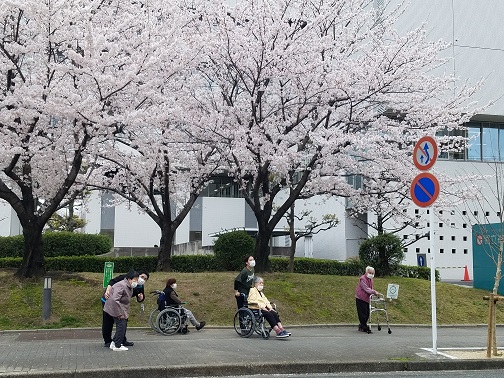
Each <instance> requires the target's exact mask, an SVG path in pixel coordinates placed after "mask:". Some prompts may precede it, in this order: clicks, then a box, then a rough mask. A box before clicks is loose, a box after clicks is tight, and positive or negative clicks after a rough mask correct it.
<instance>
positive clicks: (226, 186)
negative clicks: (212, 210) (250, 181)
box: [201, 176, 240, 198]
mask: <svg viewBox="0 0 504 378" xmlns="http://www.w3.org/2000/svg"><path fill="white" fill-rule="evenodd" d="M201 196H202V197H230V198H239V197H240V193H239V190H238V185H237V184H236V183H235V182H234V180H233V178H232V177H228V176H215V177H213V178H212V182H211V183H210V184H209V185H208V186H207V187H206V188H205V189H204V190H203V192H202V193H201Z"/></svg>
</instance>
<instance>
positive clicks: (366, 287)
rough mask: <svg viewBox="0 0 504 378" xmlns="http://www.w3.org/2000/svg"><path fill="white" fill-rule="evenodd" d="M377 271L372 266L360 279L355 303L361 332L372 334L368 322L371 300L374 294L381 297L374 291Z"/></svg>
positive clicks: (367, 268)
mask: <svg viewBox="0 0 504 378" xmlns="http://www.w3.org/2000/svg"><path fill="white" fill-rule="evenodd" d="M374 274H375V270H374V268H373V267H372V266H368V267H366V273H364V274H363V275H362V276H361V277H360V278H359V283H358V284H357V288H356V289H355V303H356V304H357V316H358V317H359V331H361V332H367V333H371V329H370V328H369V327H368V325H367V322H368V320H369V298H370V297H371V295H372V294H374V295H381V294H380V293H378V292H377V291H376V290H375V289H373V278H374Z"/></svg>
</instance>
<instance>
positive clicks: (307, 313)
mask: <svg viewBox="0 0 504 378" xmlns="http://www.w3.org/2000/svg"><path fill="white" fill-rule="evenodd" d="M13 273H14V271H12V270H0V306H1V308H2V311H0V330H8V329H24V328H58V327H98V326H100V324H101V303H100V296H101V293H102V290H103V289H102V279H103V278H102V274H99V273H78V274H72V273H69V274H65V273H57V274H53V289H52V317H51V318H50V319H49V320H48V321H46V322H43V321H42V292H43V285H42V280H39V281H33V280H30V281H19V280H17V279H15V278H14V277H13ZM236 274H237V273H236V272H218V273H153V274H151V279H150V280H149V281H148V282H147V285H146V289H147V291H151V290H154V289H159V290H162V289H163V288H164V286H165V282H166V280H167V279H168V278H169V277H175V278H176V279H177V285H178V287H177V292H178V294H179V296H180V297H181V299H182V300H184V301H187V302H189V303H188V305H187V307H188V308H190V309H191V310H192V311H193V313H194V314H195V316H196V317H197V318H198V319H199V320H206V322H207V324H208V325H220V326H231V325H232V319H233V315H234V312H235V308H236V302H235V300H234V296H233V280H234V277H235V276H236ZM262 276H263V277H264V279H265V288H264V293H265V294H266V295H267V297H268V298H269V299H270V300H271V301H272V302H276V304H277V306H278V309H279V313H280V315H281V318H282V322H283V323H284V324H287V325H288V324H296V325H298V324H337V323H346V324H357V321H356V319H357V316H356V310H355V299H354V292H355V285H356V283H357V280H358V277H340V276H326V275H307V274H287V273H271V274H263V275H262ZM388 283H394V284H398V285H399V297H398V299H397V300H393V301H392V302H387V309H388V314H389V317H390V321H391V323H392V324H430V322H431V302H430V282H429V281H425V280H417V279H410V278H398V277H387V278H376V279H375V288H376V289H377V290H378V291H380V292H383V293H385V292H386V288H387V284H388ZM486 294H487V292H486V291H483V290H477V289H470V288H466V287H459V286H456V285H452V284H447V283H437V285H436V295H437V319H438V324H439V325H442V324H485V323H486V322H487V317H488V302H487V301H484V300H483V296H484V295H486ZM155 307H156V303H155V299H154V297H151V296H150V295H149V296H148V298H147V299H146V301H145V313H142V311H141V308H140V305H138V304H137V303H136V302H133V305H132V308H131V313H130V322H129V325H130V326H145V325H146V324H147V316H148V313H149V312H150V311H151V310H152V309H153V308H155ZM501 309H502V307H501V306H499V309H498V311H497V322H498V323H504V312H503V311H502V310H501Z"/></svg>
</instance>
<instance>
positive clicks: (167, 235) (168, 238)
mask: <svg viewBox="0 0 504 378" xmlns="http://www.w3.org/2000/svg"><path fill="white" fill-rule="evenodd" d="M161 230H162V233H163V235H162V236H161V241H160V245H159V254H158V262H157V270H158V271H162V272H171V252H172V245H173V239H174V237H175V230H173V229H172V228H171V227H168V226H163V227H162V228H161Z"/></svg>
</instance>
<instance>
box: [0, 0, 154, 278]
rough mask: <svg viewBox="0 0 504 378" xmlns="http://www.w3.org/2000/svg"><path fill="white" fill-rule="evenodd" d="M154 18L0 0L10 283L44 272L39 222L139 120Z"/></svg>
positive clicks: (90, 0)
mask: <svg viewBox="0 0 504 378" xmlns="http://www.w3.org/2000/svg"><path fill="white" fill-rule="evenodd" d="M156 12H157V10H154V12H153V11H152V10H151V9H148V7H146V6H145V5H144V4H142V3H140V2H137V1H116V0H107V1H104V0H37V1H35V0H23V1H6V0H2V1H1V2H0V23H1V29H0V35H1V37H0V75H1V76H0V77H1V78H0V172H1V173H0V198H1V199H3V200H5V201H7V202H8V203H9V204H10V205H11V206H12V208H13V209H14V211H15V212H16V214H17V216H18V218H19V221H20V223H21V226H22V228H23V235H24V240H25V250H24V257H23V262H22V265H21V267H20V268H19V270H18V271H17V273H16V274H17V275H18V276H19V277H31V276H34V275H41V274H42V273H43V272H44V256H43V249H42V239H41V233H42V230H43V228H44V226H45V224H46V223H47V221H48V219H49V218H50V216H51V215H52V214H53V213H54V212H55V211H56V209H58V207H59V206H60V205H61V204H62V201H66V199H68V200H71V197H73V196H75V193H79V192H81V191H82V189H83V185H82V184H83V183H84V181H83V180H79V182H80V184H79V185H76V184H75V182H76V180H77V178H78V177H79V176H81V174H82V173H85V172H86V171H87V170H88V168H89V166H90V164H91V163H90V162H89V161H88V160H89V159H88V158H87V157H88V156H93V155H94V154H95V153H96V151H98V147H99V146H100V144H101V143H103V142H104V141H106V140H108V139H109V138H111V137H113V135H114V133H116V132H117V130H118V128H119V127H120V125H121V124H122V122H123V121H124V119H125V118H132V117H135V114H138V113H141V111H139V110H138V109H136V108H137V106H138V103H139V102H141V101H142V99H143V98H144V96H142V94H143V88H144V87H145V86H149V85H150V84H151V80H152V78H151V77H149V76H148V75H147V74H148V72H149V67H151V66H152V65H155V64H156V61H155V60H154V59H151V57H153V56H155V51H156V43H157V42H156V41H151V39H150V33H151V32H152V29H151V27H150V25H151V23H150V20H151V19H156V17H155V16H156ZM153 13H154V14H153Z"/></svg>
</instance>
